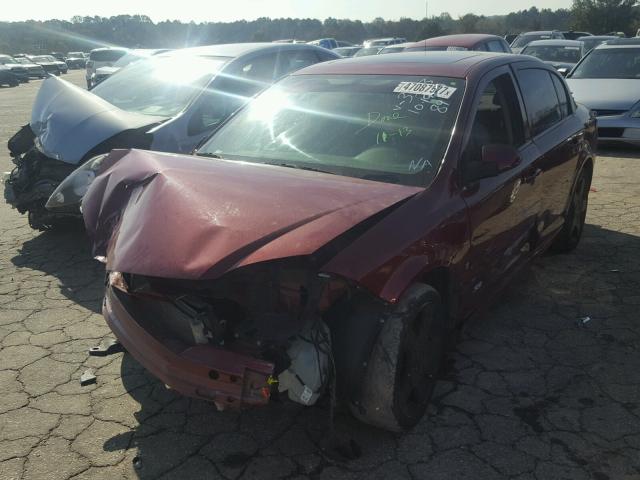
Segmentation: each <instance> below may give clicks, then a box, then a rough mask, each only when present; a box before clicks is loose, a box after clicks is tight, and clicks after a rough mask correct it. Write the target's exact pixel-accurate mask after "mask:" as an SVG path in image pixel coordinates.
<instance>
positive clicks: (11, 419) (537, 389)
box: [0, 71, 640, 480]
mask: <svg viewBox="0 0 640 480" xmlns="http://www.w3.org/2000/svg"><path fill="white" fill-rule="evenodd" d="M65 78H66V79H68V80H71V81H73V82H75V83H77V84H78V85H82V84H83V81H84V80H83V72H82V71H72V72H71V73H70V74H68V75H67V76H65ZM39 83H40V82H39V81H32V82H31V83H30V84H28V85H22V86H20V87H18V88H15V89H6V88H5V89H0V142H1V144H2V145H1V146H0V170H3V171H4V170H8V169H9V168H10V167H11V162H10V159H9V157H8V154H7V151H6V147H5V145H6V141H7V139H8V138H9V137H10V135H12V134H13V133H14V132H15V131H16V130H17V129H18V127H19V126H20V125H22V124H25V123H26V122H27V121H28V118H29V113H30V108H31V103H32V102H33V98H34V96H35V93H36V92H37V88H38V85H39ZM639 185H640V152H634V151H632V150H611V151H607V152H606V153H605V154H601V156H600V157H599V159H598V162H597V164H596V168H595V176H594V181H593V187H594V188H595V190H596V191H595V192H592V193H591V195H590V205H589V211H588V215H587V223H588V225H587V226H586V228H585V232H584V237H583V240H582V243H581V244H580V246H579V247H578V249H577V251H576V252H574V253H572V254H570V255H547V256H544V257H542V258H540V259H538V260H537V261H536V262H535V263H534V264H533V265H532V266H531V267H530V268H528V269H526V270H525V271H524V272H522V273H521V274H520V275H519V276H518V277H517V278H516V279H515V280H514V281H513V282H512V286H511V287H510V289H509V290H508V291H506V292H504V294H503V295H501V298H500V302H499V303H497V304H496V305H495V306H494V307H493V308H492V309H491V310H490V311H489V312H487V313H486V314H484V315H483V316H481V317H478V318H475V319H473V320H472V321H470V322H469V323H468V324H467V326H466V327H465V329H464V331H463V333H462V335H461V339H460V341H459V343H458V345H457V347H456V349H455V351H453V352H452V353H451V355H450V357H449V361H448V367H447V370H446V372H445V373H444V375H443V378H442V380H441V381H440V383H439V385H438V387H437V391H436V395H435V398H434V401H433V403H432V405H431V406H430V407H429V412H428V415H427V416H426V417H425V418H424V419H423V421H422V422H421V423H420V424H419V425H418V426H417V427H416V428H415V429H413V430H412V431H411V432H409V433H407V434H404V435H395V434H390V433H387V432H383V431H380V430H376V429H374V428H370V427H367V426H364V425H361V424H359V423H358V422H356V421H355V420H353V419H351V418H350V417H349V416H348V415H346V414H345V413H342V412H340V413H339V414H338V419H337V425H336V429H337V431H338V433H339V435H340V436H341V437H342V438H350V439H353V441H354V442H355V443H356V444H357V445H358V446H359V448H360V449H361V453H362V454H361V456H359V457H358V458H355V459H352V460H348V461H347V460H344V461H333V460H331V459H329V458H327V457H326V456H324V455H322V454H321V451H320V449H319V445H320V444H321V442H322V441H323V440H324V438H325V437H326V434H327V426H328V408H327V406H326V405H325V404H321V405H319V406H317V407H314V408H305V407H302V406H299V405H295V404H290V403H277V404H272V405H269V406H268V407H265V408H261V409H256V410H247V411H243V412H241V413H240V412H223V413H219V412H217V411H216V410H215V408H214V407H213V406H212V405H210V404H208V403H205V402H202V401H197V400H191V399H186V398H183V397H180V396H179V395H177V394H175V393H173V392H171V391H168V390H166V389H165V388H164V386H163V385H162V384H161V383H160V382H159V381H157V380H156V379H154V378H153V377H152V376H151V375H149V374H147V373H146V372H145V370H144V369H143V368H142V367H141V366H140V365H139V364H137V363H136V361H135V360H134V359H133V358H131V357H130V356H128V355H127V354H123V353H118V354H114V355H110V356H107V357H89V356H88V355H87V353H86V352H87V349H88V348H89V347H91V346H94V345H96V344H98V343H99V342H100V341H101V340H102V339H103V338H107V337H111V334H110V332H109V329H108V328H107V326H106V324H105V323H104V321H103V319H102V316H101V315H100V313H99V309H100V303H101V298H102V289H103V276H104V272H103V268H102V266H101V265H100V264H98V263H97V262H95V261H93V260H91V259H90V249H89V245H88V242H87V240H86V239H85V238H84V236H83V235H82V234H81V232H66V233H52V232H48V233H39V232H34V231H32V230H31V229H30V228H29V227H28V226H27V222H26V219H25V218H24V217H22V216H21V215H19V214H18V213H17V212H16V211H14V210H11V209H10V208H9V207H8V206H7V205H6V204H4V202H3V203H1V204H0V229H1V233H0V479H22V478H24V479H69V478H73V479H102V478H104V479H113V478H133V479H137V478H163V479H200V478H203V479H204V478H206V479H232V478H234V479H235V478H241V479H259V478H264V479H273V478H290V479H294V478H295V479H302V478H313V479H356V478H367V479H376V478H384V479H386V480H395V479H410V478H414V479H429V480H440V479H461V480H462V479H473V480H485V479H504V478H513V479H517V480H533V479H538V480H555V479H595V480H607V479H616V480H617V479H623V480H640V355H638V353H639V349H640V347H639V346H638V345H639V341H638V340H639V335H640V325H639V324H638V321H637V320H638V309H639V308H640V290H639V286H640V285H639V283H640V187H639ZM87 368H91V369H93V370H94V372H95V374H96V376H97V383H96V384H93V385H88V386H84V387H81V386H80V382H79V378H80V375H81V374H82V373H83V372H84V371H85V370H86V369H87Z"/></svg>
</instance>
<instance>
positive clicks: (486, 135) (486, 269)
mask: <svg viewBox="0 0 640 480" xmlns="http://www.w3.org/2000/svg"><path fill="white" fill-rule="evenodd" d="M474 102H475V107H474V112H473V114H472V117H471V118H472V120H471V123H470V124H468V125H467V130H468V131H469V132H470V133H469V136H468V139H467V140H466V146H465V148H464V150H463V154H462V156H461V159H460V167H461V168H460V169H461V172H462V182H463V185H464V187H463V199H464V201H465V202H466V204H467V207H468V215H469V222H470V230H471V248H470V251H469V253H468V256H467V260H466V262H465V264H466V270H467V271H466V275H465V277H466V280H465V282H464V283H465V285H464V286H463V288H464V289H465V290H466V292H465V293H467V294H468V295H469V297H468V298H471V299H472V305H475V306H478V305H479V304H481V303H482V302H483V301H484V299H486V296H485V295H483V292H485V291H489V292H490V291H493V290H494V288H495V285H496V284H497V283H499V282H501V281H502V280H503V279H504V278H505V276H506V275H507V274H508V273H510V272H511V271H513V270H514V269H515V268H516V267H517V266H518V265H519V264H521V263H522V262H524V261H525V260H526V259H527V258H529V256H530V250H531V236H532V231H533V230H534V229H535V222H536V217H537V214H538V209H539V208H540V207H539V201H538V198H537V193H536V192H535V191H534V188H533V187H532V185H531V184H530V183H527V182H526V179H527V178H528V176H529V175H530V174H531V172H532V170H533V168H534V165H535V162H536V160H537V157H538V149H537V147H536V145H535V144H534V143H533V142H532V141H531V140H530V139H528V137H527V134H526V132H527V130H526V128H525V115H524V110H523V106H522V101H521V99H520V96H519V94H518V90H517V87H516V83H515V79H514V77H513V74H512V72H511V70H510V69H509V67H501V68H499V69H496V70H493V71H492V72H491V73H490V74H488V75H486V76H485V77H484V78H483V81H482V82H481V83H480V85H479V88H478V93H477V96H476V99H475V100H474ZM487 145H509V146H512V147H514V148H515V149H517V151H518V153H519V157H520V162H519V164H518V165H515V166H513V167H512V168H511V169H509V170H506V171H503V172H500V173H494V174H493V175H487V174H486V173H484V174H483V173H480V174H478V173H477V171H478V169H481V167H482V163H483V162H482V150H483V147H484V146H487Z"/></svg>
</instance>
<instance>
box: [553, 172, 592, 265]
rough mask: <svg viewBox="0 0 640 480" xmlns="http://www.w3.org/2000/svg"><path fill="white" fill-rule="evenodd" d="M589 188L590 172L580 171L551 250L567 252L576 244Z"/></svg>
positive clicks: (582, 223)
mask: <svg viewBox="0 0 640 480" xmlns="http://www.w3.org/2000/svg"><path fill="white" fill-rule="evenodd" d="M590 188H591V172H590V171H589V170H587V171H583V172H581V173H580V176H579V177H578V180H577V181H576V186H575V188H574V189H573V193H572V194H571V200H570V202H569V206H568V208H567V214H566V217H565V222H564V226H563V227H562V230H560V233H559V234H558V236H557V237H556V238H555V240H554V241H553V244H552V245H551V250H552V251H553V252H556V253H569V252H571V251H573V250H575V248H576V247H577V246H578V244H579V243H580V238H582V231H583V230H584V222H585V218H586V217H587V207H588V205H589V189H590Z"/></svg>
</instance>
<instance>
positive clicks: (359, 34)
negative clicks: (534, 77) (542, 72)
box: [0, 0, 638, 54]
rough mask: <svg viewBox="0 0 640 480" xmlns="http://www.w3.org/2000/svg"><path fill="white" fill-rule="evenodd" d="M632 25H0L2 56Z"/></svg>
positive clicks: (627, 7) (629, 2) (616, 10)
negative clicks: (110, 48) (119, 47)
mask: <svg viewBox="0 0 640 480" xmlns="http://www.w3.org/2000/svg"><path fill="white" fill-rule="evenodd" d="M637 26H638V7H637V6H636V0H574V3H573V7H572V8H571V9H557V10H551V9H538V8H536V7H531V8H529V9H528V10H521V11H517V12H512V13H509V14H507V15H495V16H483V15H474V14H471V13H469V14H466V15H463V16H460V17H458V18H453V17H451V15H449V14H448V13H443V14H441V15H439V16H435V17H430V18H423V19H419V20H418V19H411V18H401V19H400V20H384V19H382V18H376V19H375V20H373V21H371V22H362V21H359V20H345V19H335V18H327V19H326V20H324V21H320V20H317V19H311V18H275V19H271V18H258V19H256V20H252V21H236V22H226V23H223V22H203V23H195V22H190V23H182V22H179V21H163V22H158V23H154V22H152V21H151V19H150V18H149V17H147V16H145V15H116V16H113V17H108V18H107V17H99V16H94V17H80V16H76V17H73V18H72V19H71V20H69V21H67V20H47V21H32V20H30V21H25V22H0V52H2V53H9V54H14V53H30V52H31V53H43V52H53V51H59V52H69V51H76V50H81V51H87V50H90V49H92V48H96V47H100V46H122V47H129V48H180V47H187V46H196V45H210V44H216V43H235V42H265V41H266V42H268V41H273V40H280V39H297V40H305V41H308V40H313V39H317V38H325V37H332V38H336V39H339V40H345V41H348V42H352V43H361V42H362V41H363V40H364V39H366V38H375V37H392V36H399V37H405V38H407V40H409V41H415V40H421V39H424V38H429V37H434V36H438V35H447V34H452V33H494V34H498V35H505V34H507V33H519V32H523V31H531V30H552V29H557V30H570V29H573V30H586V31H590V32H592V33H595V34H598V33H600V34H602V33H607V32H610V31H622V32H625V33H626V34H628V35H634V34H635V31H636V27H637Z"/></svg>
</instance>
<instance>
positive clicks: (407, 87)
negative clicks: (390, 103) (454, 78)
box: [393, 82, 457, 100]
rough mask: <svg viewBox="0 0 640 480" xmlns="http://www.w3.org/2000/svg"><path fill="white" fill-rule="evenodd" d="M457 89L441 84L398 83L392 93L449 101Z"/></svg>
mask: <svg viewBox="0 0 640 480" xmlns="http://www.w3.org/2000/svg"><path fill="white" fill-rule="evenodd" d="M456 90H457V88H455V87H449V86H447V85H443V84H441V83H425V82H400V83H399V84H398V86H397V87H396V88H394V89H393V91H394V93H410V94H413V95H425V96H427V97H436V98H444V99H447V100H448V99H449V98H451V95H453V94H454V93H455V91H456Z"/></svg>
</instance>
